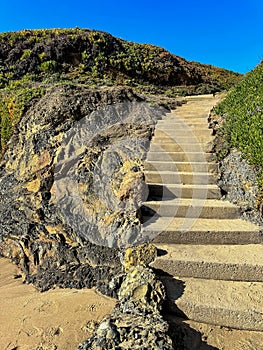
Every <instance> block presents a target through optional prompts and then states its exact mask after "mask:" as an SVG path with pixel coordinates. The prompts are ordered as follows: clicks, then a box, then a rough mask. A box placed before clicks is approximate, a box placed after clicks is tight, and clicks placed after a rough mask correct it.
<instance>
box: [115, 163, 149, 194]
mask: <svg viewBox="0 0 263 350" xmlns="http://www.w3.org/2000/svg"><path fill="white" fill-rule="evenodd" d="M141 166H142V162H141V161H140V160H137V159H132V160H127V161H125V162H124V164H123V165H122V167H121V168H120V169H119V171H118V173H117V174H116V175H115V178H114V179H113V180H112V183H111V186H112V190H113V193H114V195H115V196H116V197H117V198H118V199H119V200H124V199H128V198H129V197H131V196H132V190H133V189H134V185H135V184H136V183H137V182H138V181H139V180H140V179H143V173H142V171H141ZM134 169H136V171H135V170H134Z"/></svg>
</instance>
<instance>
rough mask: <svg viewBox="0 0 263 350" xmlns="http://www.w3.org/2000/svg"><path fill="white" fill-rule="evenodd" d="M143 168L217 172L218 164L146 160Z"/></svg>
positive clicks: (147, 169) (148, 169) (150, 169)
mask: <svg viewBox="0 0 263 350" xmlns="http://www.w3.org/2000/svg"><path fill="white" fill-rule="evenodd" d="M144 168H145V170H146V171H155V170H156V171H158V170H159V171H185V172H197V173H201V172H207V171H208V172H217V171H218V165H217V164H214V163H186V162H185V163H180V162H179V163H178V162H177V163H176V162H174V163H169V162H162V163H154V162H152V163H150V162H146V163H145V164H144Z"/></svg>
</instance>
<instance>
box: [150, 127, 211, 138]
mask: <svg viewBox="0 0 263 350" xmlns="http://www.w3.org/2000/svg"><path fill="white" fill-rule="evenodd" d="M212 133H213V130H212V129H207V128H203V129H191V128H183V129H175V128H169V127H168V128H162V129H160V128H159V127H157V128H156V129H155V131H154V135H155V136H163V135H168V136H172V137H176V136H182V137H187V136H189V135H195V137H198V136H200V137H209V136H211V135H212Z"/></svg>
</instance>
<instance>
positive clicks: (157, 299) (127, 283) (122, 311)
mask: <svg viewBox="0 0 263 350" xmlns="http://www.w3.org/2000/svg"><path fill="white" fill-rule="evenodd" d="M118 298H119V303H118V304H117V305H116V306H115V308H114V309H113V311H112V312H111V314H110V316H108V317H106V318H104V319H103V320H102V322H101V323H100V324H99V326H98V328H97V329H96V331H95V332H94V334H93V335H92V336H91V338H90V339H88V340H86V341H85V342H84V343H83V344H81V345H80V346H79V347H78V350H86V349H91V350H97V349H98V348H100V347H101V348H102V349H105V350H107V349H111V350H120V349H123V350H124V349H127V350H128V349H137V350H142V349H145V350H146V349H147V350H148V349H152V350H172V349H173V345H172V340H171V338H170V337H169V335H168V331H169V325H168V323H167V322H166V321H164V319H163V318H162V316H161V313H160V311H161V306H162V302H163V300H164V298H165V291H164V286H163V284H162V283H161V282H160V281H159V280H158V279H157V277H156V276H155V274H154V273H153V272H152V270H151V269H149V268H147V267H145V266H137V267H131V268H130V270H129V272H128V274H127V276H126V278H125V279H124V281H123V283H122V285H121V287H120V290H119V293H118Z"/></svg>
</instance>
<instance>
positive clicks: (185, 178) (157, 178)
mask: <svg viewBox="0 0 263 350" xmlns="http://www.w3.org/2000/svg"><path fill="white" fill-rule="evenodd" d="M145 178H146V183H148V184H151V183H161V184H191V185H192V184H194V185H207V184H214V183H216V176H215V175H213V174H204V175H203V174H198V175H193V174H184V173H180V174H179V173H176V172H175V173H174V174H162V175H160V174H159V173H158V172H156V173H152V174H145Z"/></svg>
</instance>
